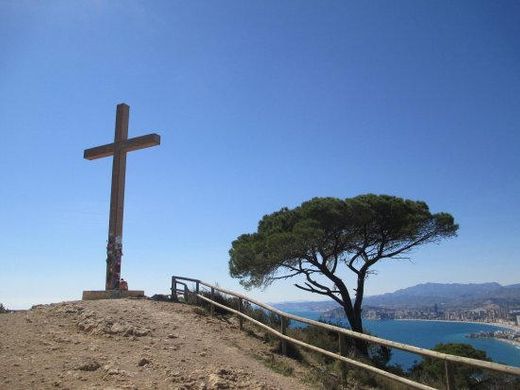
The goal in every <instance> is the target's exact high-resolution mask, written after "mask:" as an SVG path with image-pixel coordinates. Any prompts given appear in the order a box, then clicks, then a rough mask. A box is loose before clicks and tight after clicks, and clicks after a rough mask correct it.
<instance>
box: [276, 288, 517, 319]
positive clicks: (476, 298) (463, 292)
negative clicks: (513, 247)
mask: <svg viewBox="0 0 520 390" xmlns="http://www.w3.org/2000/svg"><path fill="white" fill-rule="evenodd" d="M435 304H437V305H440V306H442V307H445V308H449V307H458V308H466V307H467V308H473V307H476V306H479V305H484V304H497V305H500V306H508V307H509V306H515V307H519V308H520V283H518V284H511V285H507V286H502V285H501V284H499V283H496V282H492V283H470V284H463V283H422V284H418V285H415V286H412V287H407V288H404V289H401V290H397V291H395V292H392V293H387V294H381V295H372V296H367V297H365V298H364V306H365V307H382V308H394V309H397V308H417V307H424V306H433V305H435ZM274 306H275V307H277V308H279V309H280V310H285V311H292V312H294V311H315V312H326V311H329V310H332V309H334V308H337V307H338V306H339V305H338V304H337V303H335V302H334V301H332V300H327V301H300V302H298V301H291V302H280V303H276V304H274Z"/></svg>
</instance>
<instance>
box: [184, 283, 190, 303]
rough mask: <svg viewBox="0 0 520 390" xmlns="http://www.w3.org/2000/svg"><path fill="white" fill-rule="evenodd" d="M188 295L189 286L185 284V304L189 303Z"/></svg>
mask: <svg viewBox="0 0 520 390" xmlns="http://www.w3.org/2000/svg"><path fill="white" fill-rule="evenodd" d="M188 295H189V291H188V285H187V284H185V285H184V303H188Z"/></svg>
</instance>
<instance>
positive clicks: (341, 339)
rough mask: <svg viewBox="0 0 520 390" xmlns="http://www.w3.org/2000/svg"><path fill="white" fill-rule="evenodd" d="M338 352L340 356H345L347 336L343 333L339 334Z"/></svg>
mask: <svg viewBox="0 0 520 390" xmlns="http://www.w3.org/2000/svg"><path fill="white" fill-rule="evenodd" d="M338 336H339V338H338V347H339V348H338V350H339V354H340V355H341V356H345V353H346V351H345V335H344V334H343V333H338Z"/></svg>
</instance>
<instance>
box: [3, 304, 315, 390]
mask: <svg viewBox="0 0 520 390" xmlns="http://www.w3.org/2000/svg"><path fill="white" fill-rule="evenodd" d="M266 357H267V358H270V359H275V358H276V359H284V360H287V362H285V363H284V364H294V363H293V362H292V361H290V359H287V358H283V357H279V356H276V357H274V356H273V354H272V352H271V351H270V350H269V346H268V345H266V344H264V343H262V341H261V340H258V339H255V338H254V337H251V336H247V335H246V334H244V332H240V331H239V330H238V324H237V322H236V321H234V319H231V320H229V319H228V320H225V319H221V318H214V317H211V316H208V315H205V314H204V313H203V312H202V311H201V309H199V308H196V307H193V306H187V305H183V304H178V303H170V302H157V301H151V300H145V299H120V300H104V301H78V302H65V303H59V304H52V305H42V306H36V307H34V308H32V309H31V310H28V311H20V312H15V313H7V314H1V315H0V388H1V389H50V388H52V389H56V388H57V389H208V390H209V389H305V388H307V386H306V385H305V384H304V383H302V382H300V381H298V380H297V379H295V377H294V376H292V377H288V376H283V375H281V374H277V373H275V372H274V371H272V370H271V369H269V368H267V367H266V365H265V364H264V363H262V362H263V361H266ZM296 376H298V375H296Z"/></svg>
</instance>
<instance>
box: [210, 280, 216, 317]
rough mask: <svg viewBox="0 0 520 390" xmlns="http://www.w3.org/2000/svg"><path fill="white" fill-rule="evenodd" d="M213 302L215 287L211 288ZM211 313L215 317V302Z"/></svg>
mask: <svg viewBox="0 0 520 390" xmlns="http://www.w3.org/2000/svg"><path fill="white" fill-rule="evenodd" d="M211 300H212V301H213V300H215V288H213V287H211ZM210 312H211V315H212V316H214V315H215V305H214V304H213V302H212V303H211V308H210Z"/></svg>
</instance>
